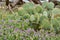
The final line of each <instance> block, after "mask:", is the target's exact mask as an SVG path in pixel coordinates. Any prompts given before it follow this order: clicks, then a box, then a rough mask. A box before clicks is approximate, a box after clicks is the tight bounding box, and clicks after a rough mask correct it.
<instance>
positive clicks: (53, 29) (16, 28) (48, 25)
mask: <svg viewBox="0 0 60 40" xmlns="http://www.w3.org/2000/svg"><path fill="white" fill-rule="evenodd" d="M0 40H60V9H59V8H55V7H54V4H53V3H52V2H44V3H42V5H39V4H37V5H35V4H33V3H25V4H24V5H22V7H20V8H18V11H17V10H16V11H15V10H14V14H12V13H10V12H9V11H6V10H3V9H0Z"/></svg>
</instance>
